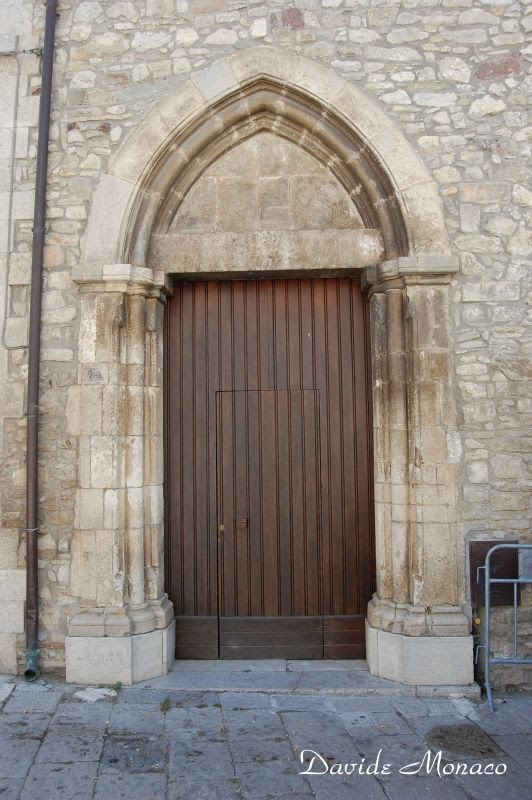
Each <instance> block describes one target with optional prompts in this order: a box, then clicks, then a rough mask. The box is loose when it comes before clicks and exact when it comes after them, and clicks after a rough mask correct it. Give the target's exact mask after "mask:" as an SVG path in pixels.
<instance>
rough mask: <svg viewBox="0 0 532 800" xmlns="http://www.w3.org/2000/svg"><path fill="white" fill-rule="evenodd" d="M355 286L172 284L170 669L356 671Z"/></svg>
mask: <svg viewBox="0 0 532 800" xmlns="http://www.w3.org/2000/svg"><path fill="white" fill-rule="evenodd" d="M367 339H368V332H367V320H366V302H365V298H364V296H363V295H362V293H361V290H360V285H359V283H358V282H357V281H356V280H354V279H347V278H344V279H304V280H293V279H290V280H246V281H223V282H222V281H212V282H199V281H198V282H191V283H180V284H177V286H176V288H175V292H174V295H173V297H172V298H171V300H170V301H169V305H168V314H167V342H166V353H167V364H166V424H167V436H166V506H167V513H166V518H167V558H166V564H167V584H168V586H167V588H168V591H169V594H170V598H171V600H172V601H173V603H174V608H175V613H176V657H177V658H294V659H295V658H363V657H364V655H365V648H364V619H365V610H366V605H367V602H368V600H369V598H370V597H371V594H372V592H373V591H374V574H375V565H374V544H373V526H372V480H371V443H370V435H371V426H370V401H369V391H368V368H367V350H368V347H367Z"/></svg>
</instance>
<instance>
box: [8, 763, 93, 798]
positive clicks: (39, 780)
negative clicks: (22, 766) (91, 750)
mask: <svg viewBox="0 0 532 800" xmlns="http://www.w3.org/2000/svg"><path fill="white" fill-rule="evenodd" d="M97 770H98V762H95V761H92V762H89V761H86V762H77V763H68V764H63V763H62V764H53V763H51V764H34V765H33V766H32V768H31V770H30V772H29V775H28V777H27V778H26V781H25V783H24V787H23V789H22V792H21V794H20V800H36V798H37V797H42V798H47V800H52V798H53V800H55V799H56V798H57V800H59V799H60V800H85V798H92V793H93V790H94V781H95V780H96V772H97Z"/></svg>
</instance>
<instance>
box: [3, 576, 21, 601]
mask: <svg viewBox="0 0 532 800" xmlns="http://www.w3.org/2000/svg"><path fill="white" fill-rule="evenodd" d="M25 596H26V570H25V569H3V570H2V571H1V573H0V601H4V600H7V601H17V600H18V601H22V600H24V598H25Z"/></svg>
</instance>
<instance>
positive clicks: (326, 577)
mask: <svg viewBox="0 0 532 800" xmlns="http://www.w3.org/2000/svg"><path fill="white" fill-rule="evenodd" d="M313 284H314V287H313V294H312V302H313V304H312V315H313V318H314V369H315V381H316V387H317V389H318V390H319V419H320V440H319V448H320V463H321V553H320V556H321V570H320V571H321V581H320V585H321V598H320V607H321V613H322V614H332V613H333V611H332V609H333V602H332V591H333V580H332V568H333V559H332V535H333V531H332V528H331V502H332V501H331V470H330V449H329V439H330V436H329V427H330V418H329V382H328V374H329V373H328V350H327V347H328V342H327V333H328V332H327V325H326V303H325V285H326V281H325V280H322V279H316V280H315V281H313Z"/></svg>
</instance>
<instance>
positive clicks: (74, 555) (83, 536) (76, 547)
mask: <svg viewBox="0 0 532 800" xmlns="http://www.w3.org/2000/svg"><path fill="white" fill-rule="evenodd" d="M70 552H71V570H70V591H71V593H72V595H73V596H74V597H81V598H83V599H87V600H92V601H94V602H95V601H96V585H97V578H98V580H99V579H100V576H99V575H98V576H97V574H96V534H95V532H94V531H79V530H76V531H74V534H73V536H72V543H71V550H70Z"/></svg>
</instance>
